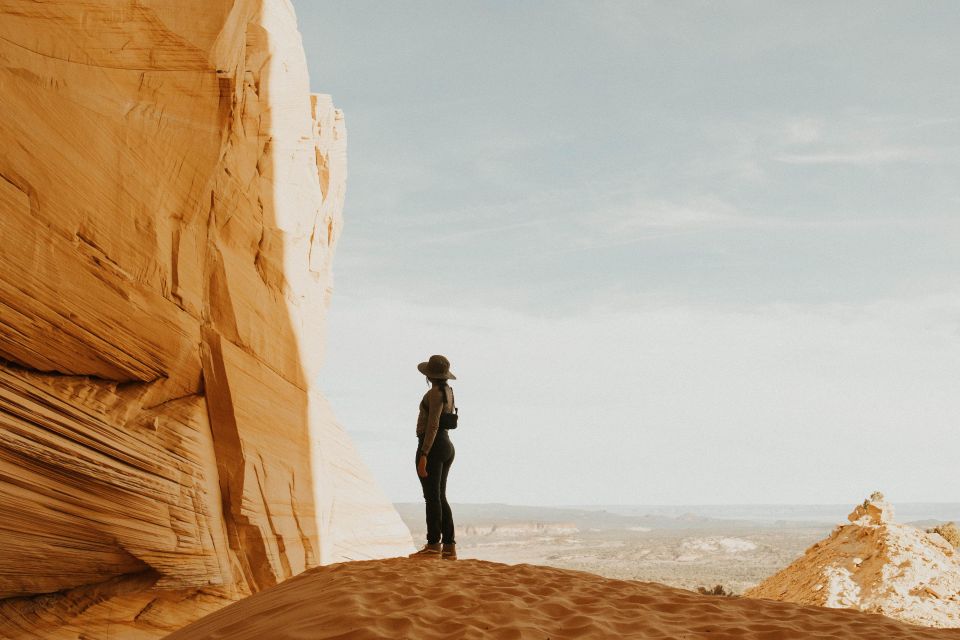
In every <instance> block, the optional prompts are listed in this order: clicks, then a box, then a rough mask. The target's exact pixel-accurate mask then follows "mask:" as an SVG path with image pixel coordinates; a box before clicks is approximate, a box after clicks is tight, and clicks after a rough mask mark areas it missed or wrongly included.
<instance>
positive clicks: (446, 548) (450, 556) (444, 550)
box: [440, 544, 457, 560]
mask: <svg viewBox="0 0 960 640" xmlns="http://www.w3.org/2000/svg"><path fill="white" fill-rule="evenodd" d="M440 558H441V559H443V560H456V559H457V545H456V544H445V545H442V547H441V549H440Z"/></svg>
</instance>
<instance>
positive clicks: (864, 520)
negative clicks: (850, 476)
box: [744, 493, 960, 627]
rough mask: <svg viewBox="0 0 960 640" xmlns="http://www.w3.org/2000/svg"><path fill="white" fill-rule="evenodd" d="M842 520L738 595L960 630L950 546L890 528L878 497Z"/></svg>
mask: <svg viewBox="0 0 960 640" xmlns="http://www.w3.org/2000/svg"><path fill="white" fill-rule="evenodd" d="M848 519H849V520H850V524H848V525H843V526H839V527H837V528H836V529H835V530H834V531H833V533H832V534H830V536H829V537H828V538H826V539H825V540H821V541H820V542H818V543H816V544H815V545H813V546H812V547H810V548H809V549H807V551H806V553H805V554H804V555H803V556H802V557H800V558H799V559H798V560H796V561H795V562H794V563H793V564H791V565H790V566H788V567H787V568H786V569H783V570H782V571H780V572H779V573H777V574H776V575H774V576H772V577H770V578H768V579H767V580H765V581H764V582H762V583H760V584H759V585H757V586H756V587H754V588H753V589H750V590H748V591H747V592H746V593H745V594H744V595H746V596H748V597H751V598H769V599H772V600H783V601H787V602H796V603H798V604H812V605H819V606H825V607H833V608H845V609H860V610H862V611H869V612H873V613H882V614H884V615H886V616H889V617H891V618H896V619H898V620H903V621H905V622H911V623H914V624H921V625H926V626H931V627H960V556H958V552H957V550H956V549H954V548H953V546H952V545H951V544H950V543H948V542H947V541H946V540H944V538H943V537H941V536H940V535H939V534H937V533H927V532H924V531H922V530H920V529H918V528H916V527H912V526H910V525H906V524H898V523H896V522H894V521H893V508H892V507H891V506H890V504H889V503H887V502H886V501H885V500H884V499H883V495H882V494H879V493H875V494H873V495H872V496H870V498H868V499H867V500H865V501H864V502H863V504H861V505H858V506H857V507H856V508H855V509H854V510H853V512H852V513H851V514H850V516H849V518H848Z"/></svg>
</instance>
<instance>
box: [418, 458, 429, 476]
mask: <svg viewBox="0 0 960 640" xmlns="http://www.w3.org/2000/svg"><path fill="white" fill-rule="evenodd" d="M417 475H418V476H420V477H421V478H426V477H427V456H424V455H421V456H420V457H419V458H418V459H417Z"/></svg>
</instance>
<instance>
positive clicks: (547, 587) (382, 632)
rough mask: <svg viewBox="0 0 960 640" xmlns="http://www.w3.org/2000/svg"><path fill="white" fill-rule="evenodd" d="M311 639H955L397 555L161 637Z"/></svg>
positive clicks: (664, 590) (847, 617)
mask: <svg viewBox="0 0 960 640" xmlns="http://www.w3.org/2000/svg"><path fill="white" fill-rule="evenodd" d="M201 638H202V639H213V638H229V639H230V640H245V639H251V640H252V639H254V638H256V639H260V638H270V639H272V640H306V639H309V640H318V639H320V638H338V639H343V640H345V639H347V638H358V639H359V638H418V639H423V640H431V639H434V638H494V639H496V640H516V639H520V638H537V639H539V640H545V639H547V638H550V639H554V640H556V639H560V638H662V639H666V638H711V639H714V640H724V639H728V640H734V639H736V640H742V639H760V638H762V639H764V640H789V639H791V638H804V639H810V638H847V639H853V640H855V639H858V638H863V639H869V640H879V639H884V640H895V639H897V638H939V639H944V640H946V639H947V638H956V639H960V630H933V629H925V628H921V627H915V626H911V625H907V624H903V623H900V622H896V621H894V620H891V619H889V618H885V617H882V616H879V615H872V614H866V613H860V612H855V611H848V610H838V609H824V608H818V607H809V606H800V605H795V604H790V603H784V602H772V601H768V600H753V599H747V598H735V599H728V598H720V597H711V596H700V595H697V594H694V593H691V592H689V591H683V590H680V589H673V588H671V587H665V586H663V585H658V584H652V583H644V582H625V581H621V580H610V579H607V578H602V577H600V576H596V575H593V574H589V573H582V572H579V571H567V570H563V569H554V568H550V567H541V566H534V565H513V566H511V565H504V564H498V563H494V562H484V561H480V560H460V561H457V562H448V561H443V560H433V561H423V560H419V561H417V560H409V559H406V558H393V559H390V560H370V561H364V562H348V563H342V564H335V565H329V566H325V567H318V568H316V569H311V570H309V571H307V572H305V573H303V574H301V575H299V576H297V577H295V578H293V579H291V580H288V581H286V582H284V583H282V584H280V585H278V586H276V587H273V588H271V589H268V590H266V591H263V592H261V593H258V594H257V595H254V596H251V597H250V598H247V599H246V600H243V601H241V602H238V603H235V604H233V605H231V606H229V607H227V608H225V609H222V610H221V611H218V612H216V613H214V614H212V615H209V616H207V617H206V618H203V619H202V620H199V621H198V622H196V623H194V624H192V625H190V626H189V627H186V628H184V629H182V630H180V631H178V632H176V633H174V634H172V635H170V636H168V639H167V640H187V639H189V640H200V639H201Z"/></svg>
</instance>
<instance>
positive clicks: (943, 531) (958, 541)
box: [927, 522, 960, 549]
mask: <svg viewBox="0 0 960 640" xmlns="http://www.w3.org/2000/svg"><path fill="white" fill-rule="evenodd" d="M927 533H939V534H940V535H941V536H943V537H944V539H945V540H946V541H947V542H949V543H950V544H952V545H953V546H954V547H955V548H957V549H960V527H957V525H956V524H955V523H953V522H947V523H946V524H941V525H937V526H936V527H934V528H932V529H927Z"/></svg>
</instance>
